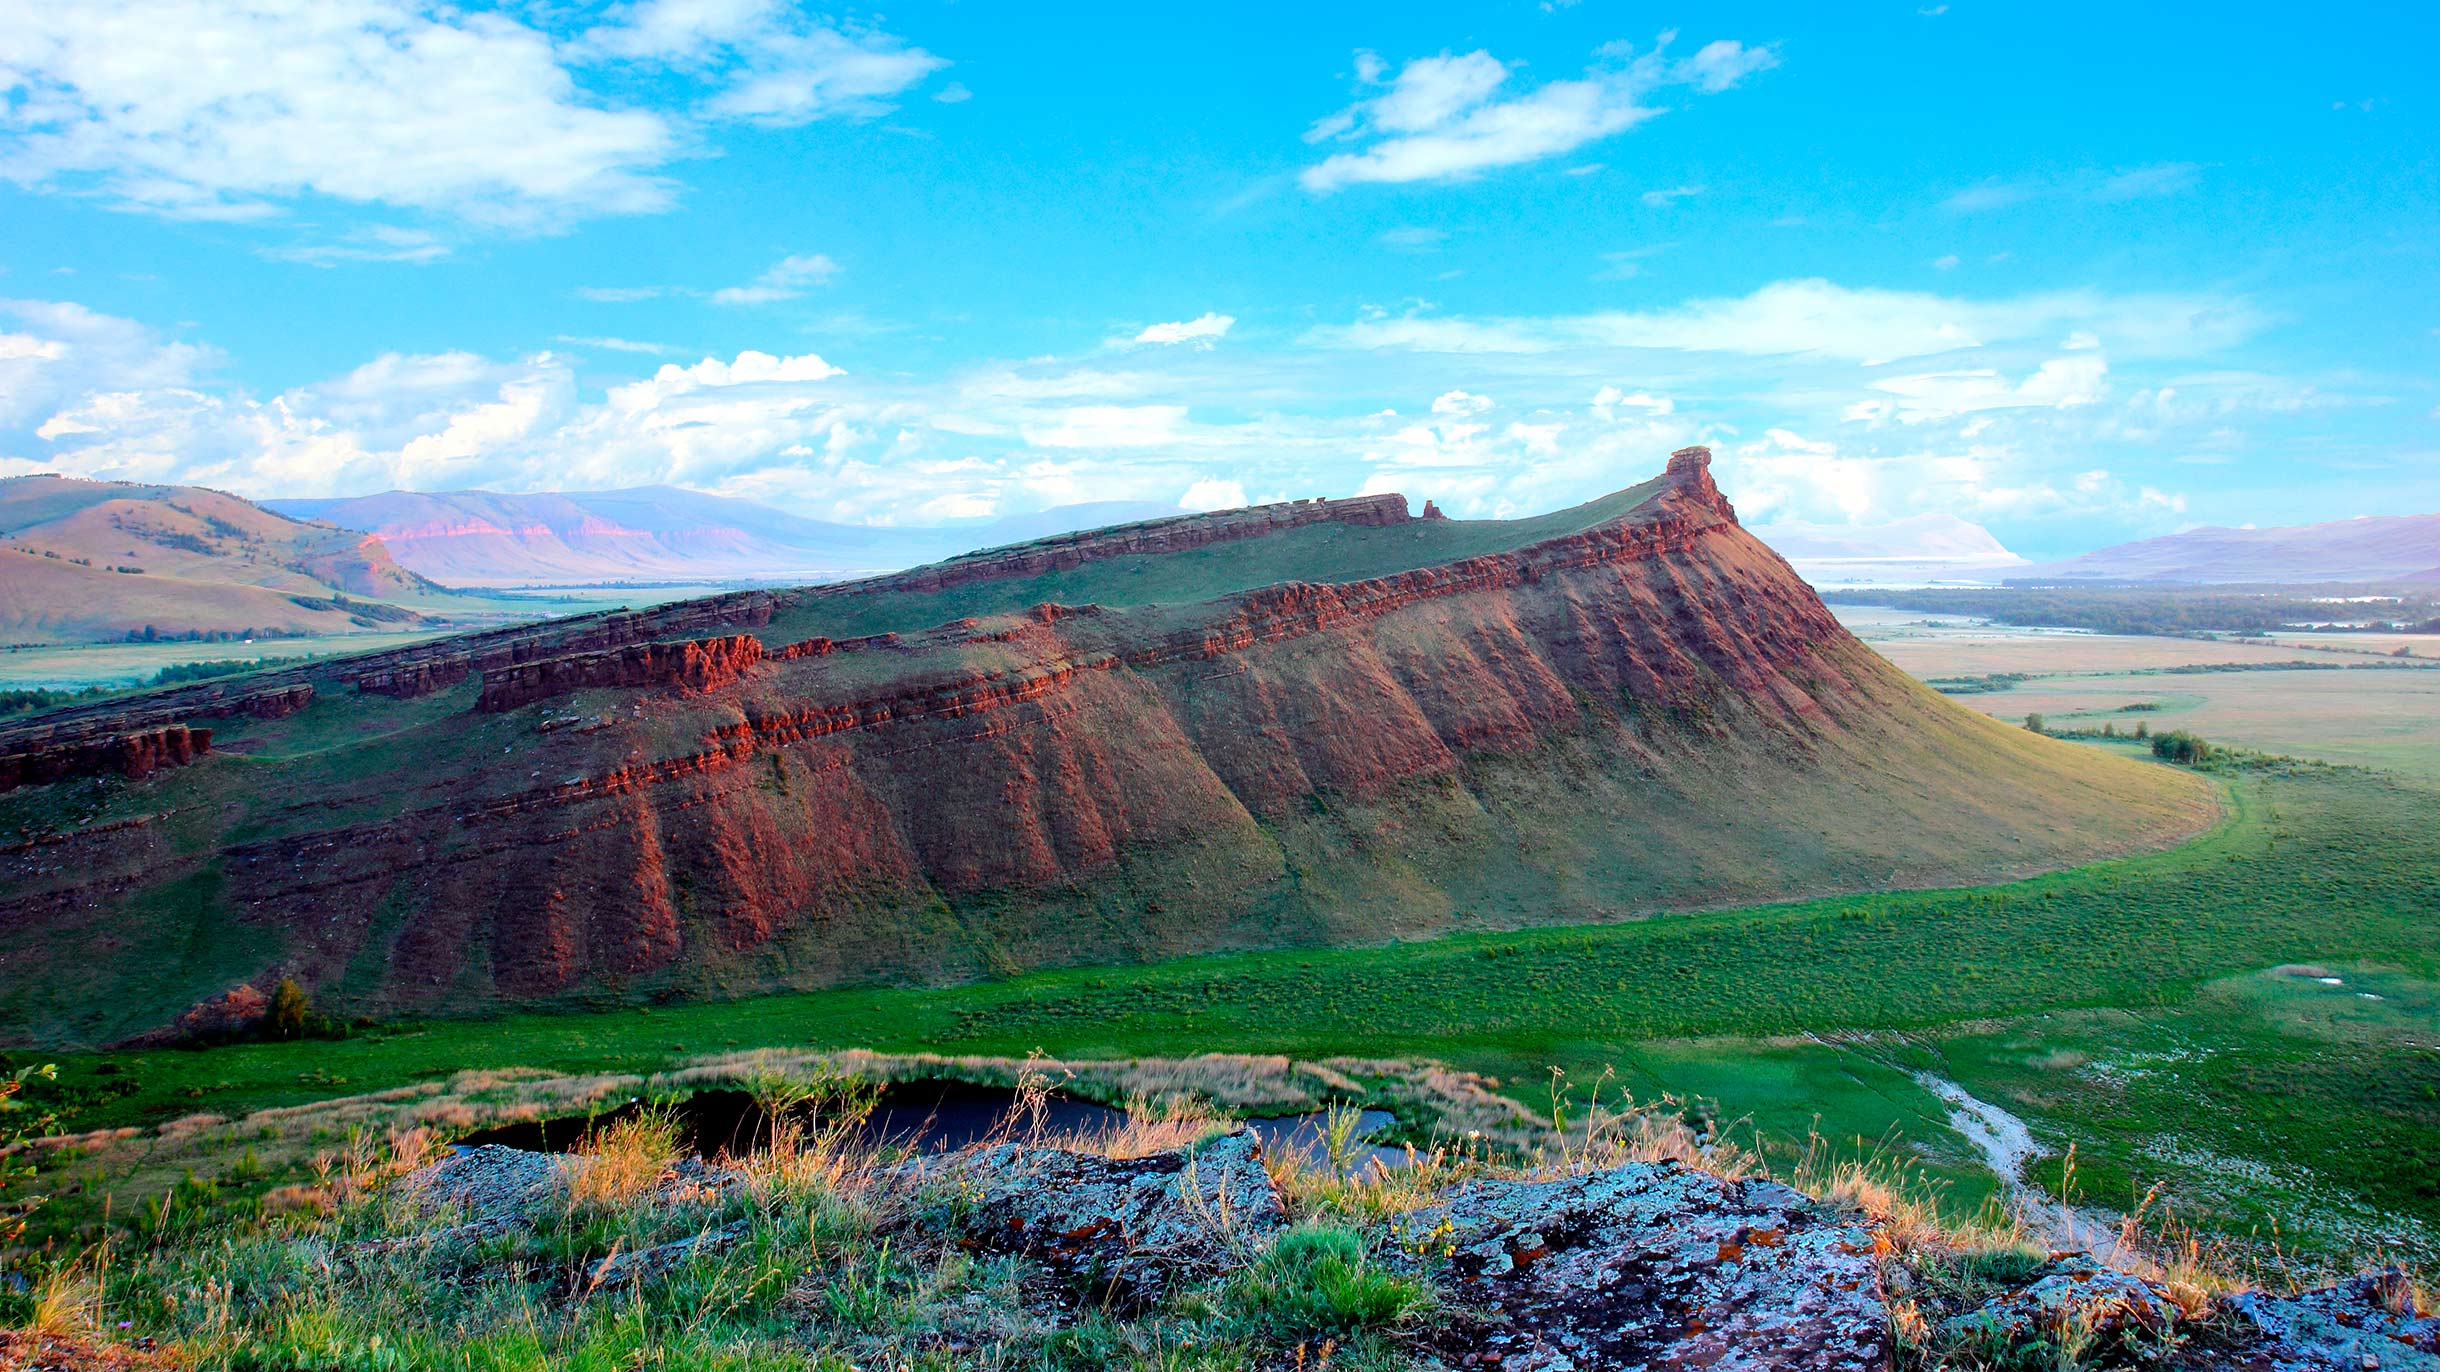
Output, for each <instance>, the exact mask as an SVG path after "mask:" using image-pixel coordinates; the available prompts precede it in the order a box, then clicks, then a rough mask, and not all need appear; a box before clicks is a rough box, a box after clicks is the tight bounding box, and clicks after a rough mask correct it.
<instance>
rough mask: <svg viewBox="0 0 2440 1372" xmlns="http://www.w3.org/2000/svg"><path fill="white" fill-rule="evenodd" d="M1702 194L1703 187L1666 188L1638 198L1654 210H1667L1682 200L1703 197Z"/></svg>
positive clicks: (1645, 193) (1651, 191)
mask: <svg viewBox="0 0 2440 1372" xmlns="http://www.w3.org/2000/svg"><path fill="white" fill-rule="evenodd" d="M1702 193H1703V188H1702V187H1701V186H1664V187H1662V188H1660V189H1658V190H1649V191H1645V192H1644V193H1643V194H1642V195H1641V196H1639V197H1638V198H1639V199H1641V200H1642V201H1643V202H1644V204H1645V205H1647V206H1649V207H1651V208H1653V209H1656V210H1665V209H1667V208H1669V207H1670V206H1671V205H1674V204H1676V203H1677V202H1679V201H1680V200H1685V199H1688V198H1690V197H1693V196H1697V195H1701V194H1702Z"/></svg>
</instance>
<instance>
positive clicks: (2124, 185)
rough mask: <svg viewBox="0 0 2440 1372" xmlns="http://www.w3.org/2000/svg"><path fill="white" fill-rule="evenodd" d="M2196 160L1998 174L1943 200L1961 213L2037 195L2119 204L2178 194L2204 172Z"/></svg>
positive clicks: (1999, 206) (2020, 201)
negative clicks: (2052, 172) (2065, 171)
mask: <svg viewBox="0 0 2440 1372" xmlns="http://www.w3.org/2000/svg"><path fill="white" fill-rule="evenodd" d="M2202 174H2203V168H2202V167H2201V165H2200V164H2197V163H2193V162H2160V163H2155V164H2153V165H2151V166H2144V167H2133V168H2129V169H2127V170H2125V171H2118V172H2100V171H2081V172H2073V173H2069V174H2066V175H2063V176H2049V177H2028V178H2023V179H2019V180H2014V181H2009V180H2001V179H1997V178H1994V179H1992V180H1989V181H1985V182H1983V183H1982V184H1980V185H1977V186H1969V187H1967V188H1966V189H1964V190H1961V191H1958V192H1956V193H1955V194H1953V195H1951V196H1949V197H1948V198H1947V199H1945V200H1943V201H1941V202H1940V207H1941V208H1942V209H1945V210H1949V211H1951V212H1953V213H1957V214H1978V213H1982V212H1984V211H1988V210H1999V209H2006V208H2008V207H2009V206H2012V205H2021V204H2025V203H2027V202H2029V201H2036V200H2084V201H2090V202H2094V203H2099V204H2115V203H2118V202H2122V201H2127V200H2141V199H2144V198H2146V197H2150V196H2158V195H2176V194H2179V193H2180V192H2183V191H2186V190H2189V189H2191V188H2192V187H2193V186H2194V184H2195V182H2196V181H2198V180H2200V179H2201V178H2202Z"/></svg>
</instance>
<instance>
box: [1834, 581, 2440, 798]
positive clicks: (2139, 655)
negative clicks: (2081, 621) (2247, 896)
mask: <svg viewBox="0 0 2440 1372" xmlns="http://www.w3.org/2000/svg"><path fill="white" fill-rule="evenodd" d="M1837 613H1838V615H1839V618H1840V620H1841V621H1842V622H1844V623H1845V624H1846V625H1847V627H1848V628H1849V629H1850V630H1852V631H1853V632H1854V633H1855V634H1856V635H1857V636H1858V637H1859V638H1862V639H1863V640H1864V641H1865V642H1866V643H1869V644H1871V645H1872V646H1873V648H1874V649H1875V650H1877V651H1878V652H1879V653H1880V654H1881V655H1882V656H1883V657H1886V658H1888V659H1889V660H1890V661H1892V662H1894V663H1896V664H1897V665H1898V666H1900V667H1902V668H1904V669H1906V671H1907V672H1909V673H1910V674H1912V675H1914V676H1917V677H1920V678H1923V679H1925V680H1927V681H1936V682H1937V681H1957V680H1961V679H1966V678H1973V677H1984V676H1993V675H1999V674H2010V673H2013V674H2022V676H2023V677H2024V679H2023V680H2021V681H2018V682H2016V683H2014V684H2012V685H2008V686H2007V687H2005V689H1999V690H1982V691H1975V692H1972V693H1967V694H1959V695H1957V696H1956V697H1955V698H1956V700H1957V702H1958V703H1959V704H1961V705H1965V706H1968V707H1970V708H1973V709H1977V710H1981V711H1983V712H1984V713H1986V714H1989V715H1993V716H1995V717H1997V718H2000V719H2004V720H2010V721H2021V720H2022V719H2024V717H2025V716H2026V715H2028V714H2040V715H2041V716H2042V717H2043V718H2044V720H2045V721H2047V723H2048V724H2049V726H2050V727H2051V728H2054V729H2067V730H2084V729H2099V728H2101V727H2102V726H2103V725H2104V724H2114V725H2116V726H2117V728H2118V730H2119V732H2121V733H2125V732H2128V731H2130V730H2132V729H2133V728H2134V727H2135V725H2136V724H2138V723H2143V724H2146V725H2148V726H2149V727H2150V729H2151V731H2152V732H2154V733H2158V732H2161V731H2163V730H2168V729H2185V730H2189V731H2191V732H2193V733H2198V734H2201V735H2202V736H2204V737H2205V738H2208V739H2211V740H2213V741H2214V742H2220V743H2229V744H2235V745H2237V746H2239V747H2244V748H2252V749H2258V750H2261V751H2264V752H2272V753H2291V754H2294V755H2296V756H2299V757H2310V758H2318V759H2321V760H2323V761H2328V762H2346V763H2355V764H2359V765H2362V766H2366V767H2373V768H2379V769H2383V770H2388V771H2395V772H2401V773H2407V774H2410V775H2413V776H2417V777H2422V778H2425V779H2431V780H2440V634H2356V633H2345V634H2274V635H2270V636H2268V637H2266V638H2260V639H2241V640H2240V639H2221V640H2213V639H2188V638H2153V637H2137V636H2133V635H2120V634H2091V633H2080V632H2075V631H2070V630H2056V629H2016V628H2009V627H2005V626H2000V625H1992V624H1982V623H1972V622H1969V621H1966V620H1963V619H1959V618H1956V617H1954V616H1941V615H1927V614H1924V613H1922V612H1920V611H1913V610H1889V609H1880V608H1876V607H1871V606H1840V607H1838V608H1837ZM2401 648H2403V649H2407V650H2409V651H2410V652H2411V653H2412V654H2413V655H2412V656H2411V657H2398V656H2396V653H2397V652H2398V650H2399V649H2401ZM2204 666H2208V667H2213V668H2232V667H2245V668H2251V669H2253V670H2245V671H2221V670H2215V671H2210V672H2195V671H2187V670H2179V669H2186V668H2194V667H2204ZM2300 666H2301V668H2302V670H2299V669H2298V668H2299V667H2300Z"/></svg>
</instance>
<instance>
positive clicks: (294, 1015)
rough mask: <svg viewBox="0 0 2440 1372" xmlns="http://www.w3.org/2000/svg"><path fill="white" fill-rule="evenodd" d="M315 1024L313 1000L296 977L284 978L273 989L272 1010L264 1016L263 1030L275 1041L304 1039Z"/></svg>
mask: <svg viewBox="0 0 2440 1372" xmlns="http://www.w3.org/2000/svg"><path fill="white" fill-rule="evenodd" d="M312 1022H313V1000H312V998H311V997H309V996H307V995H306V994H305V988H304V987H302V986H299V985H297V979H296V978H295V977H282V978H280V984H279V985H277V986H274V987H272V988H271V1008H270V1010H269V1011H268V1012H266V1013H265V1014H264V1016H263V1028H264V1030H265V1032H267V1033H269V1034H270V1035H271V1037H273V1038H275V1039H293V1038H302V1037H304V1035H305V1030H306V1027H307V1026H308V1025H310V1024H311V1023H312Z"/></svg>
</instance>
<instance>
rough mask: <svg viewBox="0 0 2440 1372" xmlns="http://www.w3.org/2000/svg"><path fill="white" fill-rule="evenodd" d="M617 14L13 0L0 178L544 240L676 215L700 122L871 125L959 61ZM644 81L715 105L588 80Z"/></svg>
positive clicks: (663, 6)
mask: <svg viewBox="0 0 2440 1372" xmlns="http://www.w3.org/2000/svg"><path fill="white" fill-rule="evenodd" d="M522 13H525V14H529V15H530V14H534V13H538V12H537V11H522ZM617 14H618V16H619V17H618V18H615V19H613V20H612V21H611V22H608V23H604V24H598V25H595V26H594V27H592V28H590V29H584V30H580V31H577V32H575V33H573V34H568V33H559V32H553V31H549V30H547V29H546V28H544V27H539V26H538V25H539V23H540V22H541V21H540V20H538V19H537V20H535V21H534V22H526V21H525V20H524V19H521V18H520V17H519V15H520V11H517V10H510V11H502V10H497V9H482V10H467V9H462V8H460V7H457V6H454V5H444V4H440V3H436V2H435V0H223V2H220V3H203V2H202V0H79V2H78V3H55V2H54V0H0V177H5V178H6V179H8V180H11V181H14V182H16V183H17V184H19V185H22V186H27V187H32V188H36V189H43V190H55V191H64V192H67V193H71V194H80V195H89V196H93V197H96V198H98V199H100V200H101V201H103V202H104V203H106V204H110V205H113V206H117V207H120V208H125V209H137V210H145V211H150V212H153V213H159V214H166V215H173V216H179V217H185V218H196V219H222V220H253V219H264V218H268V217H272V216H275V215H278V214H279V213H281V212H282V211H283V210H284V209H285V208H286V207H288V206H291V205H293V204H295V203H297V202H298V201H300V200H302V199H304V198H306V197H309V196H323V197H329V198H331V199H334V200H340V201H346V202H351V203H354V204H359V205H378V206H386V207H391V208H394V209H401V210H408V211H418V212H431V213H436V214H444V215H448V216H452V217H455V218H459V219H463V220H468V221H472V222H474V223H477V224H482V225H490V226H505V227H511V228H519V229H549V228H555V227H559V226H563V225H565V224H566V223H568V222H570V221H572V220H575V219H578V218H583V217H586V216H592V215H603V214H629V213H642V212H649V211H654V210H659V209H661V208H664V207H665V206H667V205H668V204H669V203H670V202H671V200H672V197H673V195H674V193H675V185H674V183H673V182H672V181H671V180H670V179H669V177H668V176H667V175H666V174H665V172H664V171H663V170H662V169H663V168H664V167H666V166H667V165H668V164H669V163H670V162H672V161H673V160H675V159H676V158H678V157H680V156H682V155H686V154H688V153H690V152H692V151H694V150H695V143H696V141H697V138H698V132H699V127H700V123H701V121H704V120H713V119H724V118H727V119H751V120H755V121H758V122H765V123H801V122H804V121H805V120H808V119H813V118H819V117H823V116H825V115H861V114H869V113H871V112H873V111H875V110H877V109H879V108H882V106H881V104H880V102H881V100H882V99H883V98H884V97H886V96H888V95H891V94H895V93H897V92H899V91H902V90H904V89H906V88H907V87H908V86H910V85H912V84H914V83H915V82H917V81H919V80H921V79H922V78H923V77H924V76H925V75H927V74H928V73H929V72H931V71H932V70H934V69H936V68H937V67H939V66H940V65H942V63H941V60H940V59H938V58H935V57H932V56H931V55H930V54H927V53H924V52H922V51H921V50H920V49H914V48H910V47H908V46H906V45H905V44H904V43H902V42H900V41H899V40H897V39H895V38H893V37H891V36H889V35H887V34H882V33H878V32H875V31H867V30H849V29H845V28H839V27H834V26H829V25H827V24H824V23H822V22H818V21H815V20H812V19H810V18H806V17H804V16H802V15H801V14H800V13H799V12H798V11H797V10H796V8H795V7H794V6H792V5H783V4H779V3H777V2H776V0H644V2H643V3H639V4H633V5H625V6H620V7H618V10H617ZM637 65H648V66H658V67H660V68H663V69H666V70H667V71H669V72H670V73H672V74H673V75H674V76H675V77H676V78H677V79H678V81H679V83H680V84H681V85H683V86H684V87H686V88H687V89H689V90H694V91H698V92H701V98H700V99H699V100H698V101H697V102H696V106H695V108H693V109H691V110H688V109H660V108H651V107H646V106H641V105H631V104H630V105H622V104H619V103H617V102H614V101H611V100H607V99H604V98H603V97H602V96H601V95H600V94H599V93H598V92H597V91H596V90H594V89H592V88H591V87H590V86H589V85H588V82H590V81H591V80H593V78H594V77H595V76H596V75H597V74H599V73H600V72H601V71H604V70H607V69H609V68H612V67H617V68H621V69H632V68H634V67H635V66H637ZM379 250H380V245H378V244H375V245H369V246H368V245H362V244H358V245H349V244H344V243H342V244H338V245H334V246H330V247H326V248H322V249H310V248H309V249H300V250H299V251H300V252H310V253H315V254H317V255H318V256H319V257H320V258H322V259H324V260H328V261H343V260H375V259H374V258H373V257H371V256H368V254H372V253H376V252H378V251H379ZM307 260H314V258H312V257H309V258H307ZM384 260H410V261H412V260H421V259H419V258H417V257H413V256H409V257H406V258H404V259H396V258H392V259H384Z"/></svg>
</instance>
